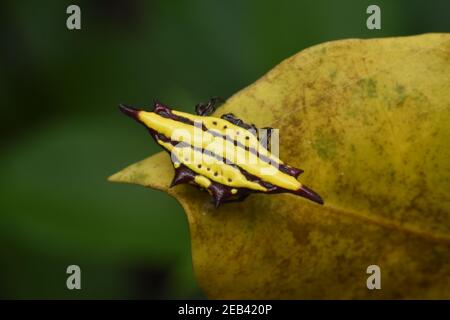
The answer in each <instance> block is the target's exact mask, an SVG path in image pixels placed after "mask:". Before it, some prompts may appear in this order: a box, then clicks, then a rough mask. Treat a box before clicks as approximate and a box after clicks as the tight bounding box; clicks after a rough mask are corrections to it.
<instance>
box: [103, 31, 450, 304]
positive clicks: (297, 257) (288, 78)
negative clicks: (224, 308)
mask: <svg viewBox="0 0 450 320" xmlns="http://www.w3.org/2000/svg"><path fill="white" fill-rule="evenodd" d="M228 112H232V113H234V114H235V115H236V116H238V117H239V118H242V119H243V120H244V121H246V122H250V123H254V124H255V125H256V126H258V127H264V126H271V127H274V128H279V129H280V158H281V159H282V160H283V161H285V162H286V163H288V164H290V165H292V166H295V167H299V168H302V169H304V170H305V173H304V174H303V175H302V176H301V177H302V178H301V181H302V182H303V183H305V184H306V185H308V186H310V187H311V188H313V189H314V190H315V191H317V192H318V193H319V194H320V195H321V196H322V197H323V199H324V200H325V205H324V206H319V205H316V204H314V203H312V202H310V201H308V200H305V199H303V198H300V197H296V196H293V195H289V194H279V195H265V194H254V195H251V196H250V197H249V198H247V199H246V200H245V201H244V202H241V203H231V204H224V205H222V206H221V207H219V208H218V209H215V208H214V207H213V205H212V204H211V203H210V196H209V195H208V194H207V193H206V192H204V191H200V190H197V189H196V188H194V187H192V186H186V185H181V186H176V187H174V188H172V189H168V186H169V183H170V181H171V179H172V176H173V169H172V165H171V162H170V159H169V156H168V155H167V154H165V153H159V154H156V155H154V156H152V157H150V158H148V159H145V160H143V161H141V162H139V163H136V164H134V165H131V166H130V167H128V168H126V169H124V170H122V171H121V172H119V173H117V174H115V175H113V176H112V177H110V180H111V181H116V182H126V183H136V184H140V185H144V186H147V187H150V188H156V189H159V190H163V191H165V192H168V193H169V194H171V195H173V196H174V197H175V198H176V199H177V200H178V201H179V202H180V203H181V205H182V206H183V208H184V209H185V211H186V214H187V217H188V220H189V226H190V233H191V240H192V256H193V263H194V269H195V273H196V276H197V279H198V281H199V284H200V285H201V287H202V288H203V289H204V291H205V292H206V294H207V295H208V297H210V298H246V299H256V298H257V299H265V298H275V299H276V298H287V299H303V298H343V299H345V298H447V299H449V298H450V266H449V262H450V35H449V34H427V35H421V36H413V37H404V38H386V39H372V40H353V39H352V40H343V41H336V42H329V43H324V44H321V45H318V46H314V47H312V48H309V49H306V50H304V51H302V52H300V53H298V54H296V55H294V56H293V57H291V58H289V59H287V60H285V61H283V62H282V63H280V64H279V65H278V66H276V67H275V68H274V69H272V70H271V71H270V72H269V73H267V74H266V75H265V76H264V77H262V78H261V79H260V80H258V81H256V82H255V83H254V84H252V85H250V86H249V87H247V88H245V89H243V90H242V91H240V92H238V93H237V94H235V95H234V96H232V97H231V98H230V99H229V100H228V101H227V102H226V103H225V104H224V105H223V106H222V107H221V108H219V109H218V110H217V111H216V114H215V115H221V114H224V113H228ZM124 121H125V120H124ZM143 139H144V138H143ZM124 192H126V190H124ZM370 265H378V266H379V267H380V270H381V289H380V290H377V289H375V290H369V289H368V288H367V286H366V280H367V278H368V277H369V276H370V274H367V272H366V271H367V267H368V266H370Z"/></svg>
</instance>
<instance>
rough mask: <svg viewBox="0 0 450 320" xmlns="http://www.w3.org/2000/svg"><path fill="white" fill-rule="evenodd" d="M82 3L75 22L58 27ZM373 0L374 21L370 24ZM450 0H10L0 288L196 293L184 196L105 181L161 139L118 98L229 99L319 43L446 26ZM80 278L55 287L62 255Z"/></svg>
mask: <svg viewBox="0 0 450 320" xmlns="http://www.w3.org/2000/svg"><path fill="white" fill-rule="evenodd" d="M70 4H77V5H79V6H80V7H81V20H82V29H81V30H80V31H69V30H67V28H66V19H67V17H68V15H67V14H66V8H67V6H68V5H70ZM370 4H378V5H379V6H380V7H381V11H382V30H376V31H370V30H368V29H367V28H366V19H367V16H368V15H367V14H366V8H367V6H368V5H370ZM449 12H450V1H418V0H417V1H410V0H403V1H392V0H389V1H365V0H360V1H334V0H317V1H279V0H278V1H261V0H254V1H212V0H209V1H207V0H204V1H185V2H181V1H137V0H131V1H126V0H113V1H107V0H104V1H39V2H38V1H9V2H7V3H4V4H3V6H2V10H1V12H0V35H1V46H2V48H1V52H0V57H1V61H0V103H1V116H2V121H1V137H2V139H1V158H0V159H1V161H0V177H1V179H0V195H1V196H0V199H1V202H0V298H64V299H66V298H204V296H203V294H202V292H201V290H200V289H199V288H198V286H197V284H196V282H195V277H194V274H193V269H192V261H191V256H190V244H189V231H188V225H187V221H186V218H185V216H184V213H183V210H182V208H181V207H180V205H179V204H178V203H177V202H176V201H175V200H174V199H172V198H170V197H169V196H167V195H166V194H163V193H161V192H158V191H154V190H149V189H145V188H142V187H138V186H131V185H116V184H111V183H108V182H106V178H107V177H108V176H109V175H110V174H112V173H114V172H116V171H118V170H120V169H121V168H123V167H124V166H126V165H128V164H131V163H133V162H136V161H138V160H141V159H143V158H145V157H147V156H149V155H151V154H153V153H155V152H157V151H158V150H159V149H158V148H157V147H156V145H155V143H153V141H152V140H151V138H150V136H149V135H148V134H147V132H146V131H145V130H144V129H143V128H142V127H141V126H138V125H137V124H136V123H135V122H133V121H130V119H128V118H125V117H124V116H123V115H122V114H120V113H119V112H118V110H117V105H118V103H120V102H123V103H127V104H130V105H136V106H149V105H150V104H151V103H152V101H153V99H155V98H157V99H159V100H161V101H162V102H165V103H167V104H169V105H173V106H176V107H177V108H179V109H181V110H186V111H192V110H193V107H194V105H195V104H196V103H198V102H201V101H206V100H208V99H209V98H210V97H211V96H216V95H218V96H221V97H224V98H227V97H229V96H230V95H232V94H233V93H234V92H236V91H238V90H240V89H241V88H243V87H245V86H246V85H248V84H250V83H252V82H253V81H255V80H256V79H258V78H259V77H260V76H262V75H263V74H264V73H265V72H267V71H268V70H269V69H271V68H272V67H273V66H275V65H276V64H277V63H278V62H280V61H281V60H283V59H285V58H287V57H289V56H290V55H292V54H294V53H296V52H298V51H300V50H302V49H304V48H307V47H309V46H311V45H314V44H318V43H321V42H324V41H329V40H335V39H343V38H351V37H359V38H370V37H385V36H402V35H411V34H418V33H425V32H449V31H450V19H449V18H448V14H449ZM70 264H76V265H79V266H80V267H81V270H82V290H72V291H69V290H67V288H66V278H67V274H66V268H67V266H68V265H70Z"/></svg>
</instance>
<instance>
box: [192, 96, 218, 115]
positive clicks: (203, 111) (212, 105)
mask: <svg viewBox="0 0 450 320" xmlns="http://www.w3.org/2000/svg"><path fill="white" fill-rule="evenodd" d="M223 102H224V100H223V99H222V98H221V97H212V98H211V99H210V100H209V101H208V102H207V103H199V104H197V105H196V106H195V113H196V114H197V115H199V116H209V115H211V114H213V113H214V111H216V109H217V107H219V106H220V105H221V104H222V103H223Z"/></svg>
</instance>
